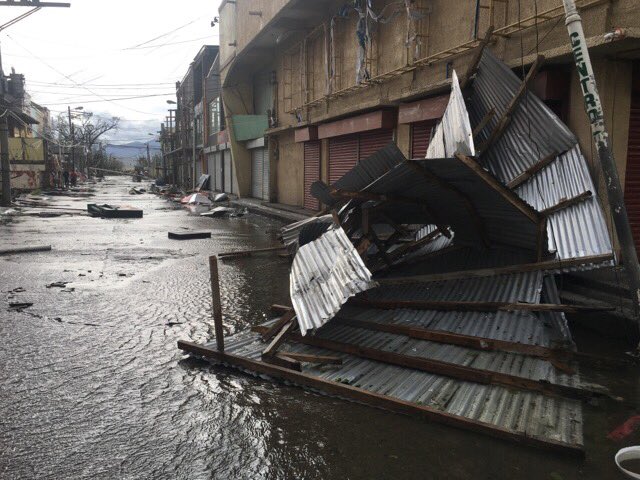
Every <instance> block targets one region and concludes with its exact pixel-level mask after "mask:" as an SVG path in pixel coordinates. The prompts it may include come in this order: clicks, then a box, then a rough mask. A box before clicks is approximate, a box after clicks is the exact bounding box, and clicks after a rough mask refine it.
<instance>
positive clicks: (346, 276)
mask: <svg viewBox="0 0 640 480" xmlns="http://www.w3.org/2000/svg"><path fill="white" fill-rule="evenodd" d="M374 285H375V282H372V280H371V272H369V270H368V269H367V267H365V265H364V263H363V262H362V259H361V258H360V256H359V255H358V252H356V250H355V248H354V247H353V245H352V244H351V241H350V240H349V237H347V235H346V234H345V233H344V230H342V228H340V227H338V228H335V227H331V228H330V229H329V230H328V231H327V232H325V233H324V234H323V235H321V236H320V237H319V238H318V239H316V240H314V241H312V242H309V243H307V244H305V245H302V246H301V247H300V248H299V249H298V252H297V253H296V255H295V257H294V259H293V265H292V267H291V275H290V281H289V286H290V294H291V301H292V304H293V308H294V309H295V311H296V315H297V318H298V324H299V325H300V330H301V332H302V334H303V335H304V334H305V333H306V332H307V330H312V329H315V328H318V327H320V326H322V325H323V324H324V323H325V322H327V321H328V320H330V319H331V318H333V316H334V315H335V314H336V312H337V311H338V310H340V307H342V305H343V304H344V302H346V301H347V300H348V299H349V298H350V297H352V296H353V295H355V294H357V293H359V292H363V291H365V290H367V289H369V288H371V287H372V286H374Z"/></svg>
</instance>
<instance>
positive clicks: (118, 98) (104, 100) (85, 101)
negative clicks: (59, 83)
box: [47, 92, 173, 105]
mask: <svg viewBox="0 0 640 480" xmlns="http://www.w3.org/2000/svg"><path fill="white" fill-rule="evenodd" d="M170 95H173V92H172V93H156V94H152V95H135V96H132V97H115V98H104V97H102V96H100V95H95V96H97V97H98V98H100V100H82V103H100V102H115V101H120V100H133V99H136V98H149V97H167V96H170ZM67 103H68V102H61V103H47V105H66V104H67Z"/></svg>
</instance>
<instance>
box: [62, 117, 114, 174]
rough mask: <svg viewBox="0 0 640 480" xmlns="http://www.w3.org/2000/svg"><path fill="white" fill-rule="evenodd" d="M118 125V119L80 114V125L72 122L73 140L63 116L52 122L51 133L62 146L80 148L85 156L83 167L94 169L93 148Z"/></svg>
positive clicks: (66, 120)
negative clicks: (52, 132)
mask: <svg viewBox="0 0 640 480" xmlns="http://www.w3.org/2000/svg"><path fill="white" fill-rule="evenodd" d="M119 124H120V118H118V117H111V118H109V119H107V118H103V117H100V116H98V115H96V116H94V115H93V113H90V112H87V113H82V116H81V117H80V123H76V122H74V125H73V138H71V132H70V131H69V119H68V117H67V116H66V115H65V114H62V113H61V114H60V115H58V118H57V120H56V121H55V122H54V126H53V131H54V132H55V133H56V134H57V136H58V141H59V142H60V143H61V144H62V145H67V146H70V145H74V146H82V147H83V149H84V155H85V166H86V167H96V166H97V163H96V160H95V158H94V147H95V145H96V144H97V142H98V140H99V139H100V137H101V136H102V135H104V134H105V133H107V132H110V131H116V130H117V129H118V126H119Z"/></svg>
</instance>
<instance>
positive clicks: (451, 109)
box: [426, 70, 475, 158]
mask: <svg viewBox="0 0 640 480" xmlns="http://www.w3.org/2000/svg"><path fill="white" fill-rule="evenodd" d="M431 143H432V144H433V148H431V145H430V148H429V149H428V150H427V156H426V158H442V157H453V156H454V154H455V153H456V152H457V153H461V154H463V155H469V156H473V155H475V147H474V145H473V131H472V130H471V123H470V121H469V114H468V113H467V106H466V104H465V101H464V97H463V96H462V91H461V90H460V83H459V82H458V75H457V74H456V72H455V70H454V72H453V77H452V79H451V96H450V97H449V103H448V104H447V108H446V110H445V111H444V115H443V117H442V121H441V122H440V124H439V125H438V128H437V129H436V134H435V135H434V138H433V139H432V141H431ZM443 143H444V145H443Z"/></svg>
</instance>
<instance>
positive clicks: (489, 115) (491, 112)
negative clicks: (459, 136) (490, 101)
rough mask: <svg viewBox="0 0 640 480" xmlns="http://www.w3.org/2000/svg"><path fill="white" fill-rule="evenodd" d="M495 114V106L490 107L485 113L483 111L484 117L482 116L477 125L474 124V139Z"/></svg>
mask: <svg viewBox="0 0 640 480" xmlns="http://www.w3.org/2000/svg"><path fill="white" fill-rule="evenodd" d="M495 114H496V109H495V107H491V109H490V110H489V111H488V112H487V113H485V115H484V117H482V120H480V122H479V123H478V125H476V128H474V129H473V132H472V135H473V138H474V140H475V138H476V137H477V136H478V134H479V133H480V132H481V131H482V130H484V127H486V126H487V123H489V122H490V121H491V119H492V118H493V117H494V116H495Z"/></svg>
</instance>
